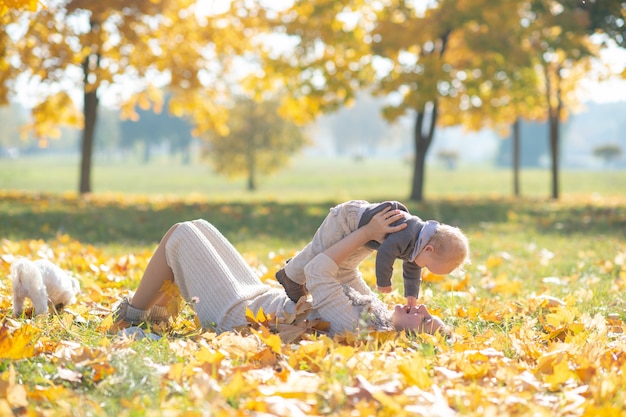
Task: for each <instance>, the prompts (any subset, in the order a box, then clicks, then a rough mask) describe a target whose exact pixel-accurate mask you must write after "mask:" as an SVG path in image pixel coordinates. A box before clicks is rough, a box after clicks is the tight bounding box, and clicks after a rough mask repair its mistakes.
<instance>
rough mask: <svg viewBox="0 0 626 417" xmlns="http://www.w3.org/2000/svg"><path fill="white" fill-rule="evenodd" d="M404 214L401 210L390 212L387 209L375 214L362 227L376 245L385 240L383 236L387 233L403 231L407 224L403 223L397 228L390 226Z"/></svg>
mask: <svg viewBox="0 0 626 417" xmlns="http://www.w3.org/2000/svg"><path fill="white" fill-rule="evenodd" d="M405 214H406V213H405V212H404V211H402V210H391V207H387V208H385V209H384V210H381V211H380V212H378V213H376V215H374V217H372V220H370V222H369V223H368V224H367V225H365V226H363V228H364V229H366V230H367V233H368V235H369V236H370V240H375V241H377V242H378V243H382V241H383V240H385V236H387V235H388V234H389V233H395V232H399V231H400V230H402V229H404V228H405V227H406V226H407V224H406V222H403V223H401V224H399V225H397V226H392V224H393V223H395V222H397V221H398V220H400V219H403V218H404V215H405Z"/></svg>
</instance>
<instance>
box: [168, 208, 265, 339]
mask: <svg viewBox="0 0 626 417" xmlns="http://www.w3.org/2000/svg"><path fill="white" fill-rule="evenodd" d="M165 249H166V250H165V254H166V257H167V264H168V265H169V267H170V268H171V270H172V271H173V273H174V282H175V283H176V285H177V286H178V288H179V289H180V292H181V294H182V296H183V297H184V298H185V300H187V301H188V302H191V303H192V305H193V308H194V310H195V312H196V314H197V316H198V320H199V321H200V323H201V325H202V326H203V327H214V328H215V329H216V330H217V331H224V330H230V329H232V328H233V327H237V326H241V325H245V324H246V318H245V310H246V306H247V305H248V302H251V301H252V300H257V299H263V298H265V297H269V294H268V289H269V287H268V286H267V285H264V284H263V283H262V282H261V281H260V279H259V278H258V277H257V276H256V274H255V273H254V271H253V270H252V269H251V268H250V266H249V265H248V264H247V263H246V261H245V259H243V257H242V256H241V254H239V252H238V251H237V250H236V249H235V247H234V246H233V245H232V244H231V243H230V242H229V241H228V240H227V239H226V238H225V237H224V236H223V235H222V234H221V233H220V232H219V231H218V230H217V229H216V228H215V227H214V226H212V225H211V224H209V223H208V222H206V221H204V220H195V221H193V222H184V223H181V224H179V225H178V227H177V228H176V230H175V231H174V233H173V234H172V235H171V236H170V238H169V239H168V241H167V244H166V248H165ZM257 297H260V298H257ZM270 298H271V297H270Z"/></svg>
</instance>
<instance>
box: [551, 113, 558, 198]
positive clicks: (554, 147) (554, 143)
mask: <svg viewBox="0 0 626 417" xmlns="http://www.w3.org/2000/svg"><path fill="white" fill-rule="evenodd" d="M559 109H560V105H559V106H558V107H557V110H556V111H555V113H557V114H554V115H550V156H551V159H552V198H553V199H554V200H558V198H559V116H558V113H560V111H559Z"/></svg>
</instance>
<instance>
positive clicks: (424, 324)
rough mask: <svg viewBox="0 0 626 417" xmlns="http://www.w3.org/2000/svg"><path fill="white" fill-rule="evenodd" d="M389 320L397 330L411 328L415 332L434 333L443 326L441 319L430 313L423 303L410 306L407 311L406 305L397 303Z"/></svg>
mask: <svg viewBox="0 0 626 417" xmlns="http://www.w3.org/2000/svg"><path fill="white" fill-rule="evenodd" d="M391 322H392V323H393V326H394V327H395V328H396V329H397V330H412V331H415V332H417V333H428V334H434V333H435V332H436V331H437V330H439V329H441V328H442V327H445V324H444V323H443V321H442V320H441V319H440V318H439V317H437V316H433V315H431V314H430V313H429V312H428V309H427V308H426V306H425V305H423V304H420V305H419V306H417V307H411V309H410V310H409V311H408V312H407V310H406V307H404V306H401V305H397V306H396V307H395V309H394V311H393V315H392V316H391Z"/></svg>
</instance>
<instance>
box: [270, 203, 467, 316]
mask: <svg viewBox="0 0 626 417" xmlns="http://www.w3.org/2000/svg"><path fill="white" fill-rule="evenodd" d="M385 209H390V210H389V215H391V214H392V213H393V211H395V210H401V211H403V212H406V214H405V216H404V218H403V219H401V220H399V221H398V222H396V223H395V224H394V225H396V224H400V223H406V224H407V226H406V227H405V228H404V229H402V230H400V231H399V232H396V233H392V234H389V235H387V237H386V238H385V239H384V240H383V242H380V243H379V242H376V241H370V242H368V243H367V244H366V245H365V246H363V247H361V248H360V249H359V250H357V251H356V252H355V253H353V254H352V255H351V256H349V257H348V259H346V260H345V261H344V262H342V263H341V265H339V271H338V273H337V279H338V280H339V281H340V282H341V283H343V284H348V285H350V286H352V287H354V288H355V289H356V290H357V291H359V292H361V293H363V294H365V293H366V288H364V286H366V284H365V282H364V281H363V279H362V276H361V274H360V272H359V270H358V266H359V264H360V263H361V261H363V260H364V259H365V258H366V257H367V256H369V254H370V253H371V252H372V251H373V250H376V251H377V254H376V286H377V289H378V290H379V291H380V292H384V293H388V292H391V290H392V285H391V278H392V274H393V264H394V262H395V260H396V259H401V260H402V277H403V280H404V296H405V297H406V300H407V302H406V305H407V307H408V308H410V307H414V306H416V305H417V299H418V297H419V290H420V285H421V282H422V268H423V267H427V268H428V270H429V271H431V272H432V273H434V274H438V275H445V274H449V273H451V272H453V271H454V270H457V269H461V268H462V266H463V265H464V264H465V263H467V262H468V260H469V243H468V239H467V237H466V236H465V235H464V234H463V232H461V230H460V229H458V228H456V227H452V226H449V225H446V224H442V223H439V222H436V221H434V220H428V221H423V220H421V219H420V218H419V217H417V216H412V215H411V214H410V213H409V211H408V209H407V208H406V207H405V206H404V205H403V204H402V203H399V202H397V201H386V202H383V203H369V202H367V201H363V200H353V201H348V202H345V203H342V204H339V205H337V206H335V207H333V208H331V209H330V213H329V214H328V216H326V218H325V219H324V221H323V222H322V224H321V225H320V227H319V228H318V229H317V232H315V235H314V236H313V240H312V241H311V242H310V243H308V244H307V245H306V246H305V247H304V249H303V250H302V251H301V252H299V253H298V254H297V255H296V256H295V257H293V258H292V259H290V260H289V261H287V264H286V265H285V267H284V268H283V269H281V270H279V271H278V272H277V273H276V279H277V280H278V282H280V283H281V285H282V286H283V287H284V288H285V291H286V293H287V295H288V296H289V298H290V299H291V300H292V301H293V302H297V301H298V300H299V299H300V297H302V296H306V294H307V290H306V286H305V284H306V276H305V274H304V267H305V266H306V265H307V264H308V263H309V261H310V260H311V259H313V258H314V257H315V256H316V255H317V254H319V253H321V252H323V251H324V250H326V249H327V248H328V247H330V246H331V245H332V244H334V243H335V242H337V241H338V240H340V239H342V238H343V237H345V236H346V235H348V234H350V233H351V232H353V231H355V230H356V229H358V228H359V227H362V226H364V225H366V224H367V223H369V221H370V220H371V219H372V217H374V215H375V214H376V213H379V212H380V211H382V210H385Z"/></svg>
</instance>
